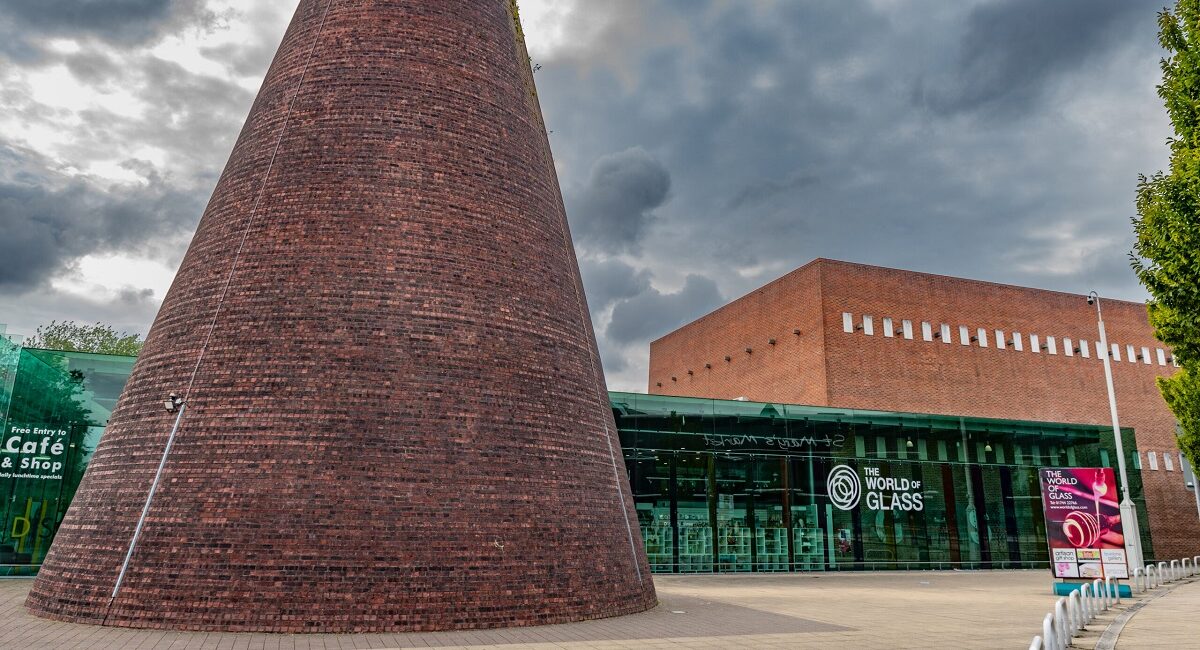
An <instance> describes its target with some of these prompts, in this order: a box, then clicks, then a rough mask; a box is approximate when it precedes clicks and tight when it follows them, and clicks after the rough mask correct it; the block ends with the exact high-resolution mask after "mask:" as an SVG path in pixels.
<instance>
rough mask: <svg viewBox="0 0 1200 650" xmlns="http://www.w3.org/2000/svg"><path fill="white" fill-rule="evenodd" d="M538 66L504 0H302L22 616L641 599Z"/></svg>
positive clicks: (638, 607) (254, 619)
mask: <svg viewBox="0 0 1200 650" xmlns="http://www.w3.org/2000/svg"><path fill="white" fill-rule="evenodd" d="M326 10H328V14H327V15H328V18H327V20H325V18H324V17H325V16H326ZM310 53H311V65H310V58H309V57H310ZM531 75H532V72H531V71H530V69H529V63H528V57H527V55H526V52H525V48H524V45H523V44H522V43H521V42H520V41H519V39H518V38H517V32H516V29H515V27H514V22H513V17H512V15H511V14H510V6H509V2H508V0H438V1H437V2H433V1H429V0H339V1H337V2H329V1H328V0H304V1H303V2H301V3H300V6H299V9H298V10H297V13H296V16H295V18H294V19H293V22H292V24H291V26H290V28H289V29H288V32H287V34H286V35H285V37H284V40H283V43H282V45H281V46H280V50H279V53H278V54H277V56H276V58H275V61H274V63H273V64H272V66H271V69H270V71H269V73H268V74H267V78H266V81H265V82H264V84H263V88H262V91H261V92H260V94H259V96H258V99H257V100H256V102H255V104H254V107H253V109H252V111H251V114H250V116H249V118H248V119H247V122H246V125H245V127H244V129H243V131H242V133H241V136H240V138H239V140H238V142H237V145H236V146H235V148H234V151H233V153H232V155H231V157H230V160H229V162H228V165H227V166H226V169H225V172H224V174H223V175H222V177H221V179H220V181H219V183H218V185H217V188H216V191H215V192H214V194H213V198H212V200H211V202H210V203H209V206H208V208H207V210H206V211H205V214H204V217H203V219H202V220H201V223H200V226H199V229H198V231H197V233H196V235H195V238H194V239H193V241H192V244H191V247H190V248H189V250H188V252H187V254H186V256H185V258H184V260H183V264H182V267H181V268H180V271H179V274H178V276H177V277H176V279H175V282H174V284H173V285H172V287H171V290H170V292H169V293H168V295H167V297H166V299H165V301H164V303H163V306H162V309H161V311H160V312H159V314H158V316H157V318H156V319H155V323H154V325H153V327H152V329H151V331H150V334H149V336H148V338H147V342H146V346H145V350H144V352H143V354H142V356H141V357H140V358H139V360H138V363H137V366H136V368H135V369H134V372H133V375H132V376H131V378H130V380H129V382H128V385H127V386H126V389H125V392H124V394H123V396H122V398H121V400H120V402H119V404H118V406H117V408H116V410H115V412H114V414H113V417H112V419H111V422H110V426H109V427H108V430H107V431H106V433H105V435H104V438H103V441H102V442H101V443H100V446H99V448H98V449H97V450H96V453H95V456H94V459H93V460H92V462H91V464H90V466H89V468H88V470H87V475H86V476H85V478H84V479H83V483H82V485H81V487H80V489H79V492H78V494H77V496H76V498H75V499H74V501H73V503H72V505H71V508H70V511H69V513H68V515H67V517H66V519H65V521H64V522H63V525H62V528H61V530H60V532H59V534H58V536H57V538H56V540H55V542H54V546H53V548H52V549H51V551H50V554H49V557H48V558H47V560H46V563H45V565H44V566H43V567H42V569H41V572H40V573H39V575H38V578H37V581H36V582H35V584H34V586H33V588H32V590H31V592H30V595H29V598H28V601H27V606H28V607H29V609H30V610H31V611H33V612H34V613H36V614H39V615H42V616H47V617H51V618H57V619H62V620H69V621H80V622H89V623H106V624H108V625H118V626H133V627H157V628H186V629H207V630H233V631H252V630H253V631H271V632H331V631H391V630H432V629H447V628H474V627H491V626H512V625H532V624H541V623H552V622H563V621H570V620H579V619H587V618H599V617H605V616H614V615H619V614H626V613H631V612H636V611H642V610H645V609H647V608H649V607H652V606H653V605H654V604H655V602H656V601H655V596H654V588H653V583H652V581H651V579H650V574H649V567H648V566H647V564H646V559H645V555H644V553H643V552H642V547H641V544H642V542H641V537H640V536H639V535H638V534H637V530H638V526H637V521H636V519H635V518H634V516H633V515H634V513H633V505H632V500H631V498H630V494H629V486H628V482H627V480H626V473H625V469H624V464H623V463H622V459H621V453H620V443H619V441H618V440H617V437H616V430H615V426H614V423H613V418H612V410H611V408H610V405H609V403H608V396H607V394H606V391H605V388H604V384H603V378H602V377H601V376H600V372H599V362H598V359H597V357H598V355H597V354H596V350H595V338H594V335H593V333H592V330H591V324H590V320H589V319H588V316H587V308H586V305H585V304H584V300H583V292H582V289H581V287H580V282H579V273H578V266H577V265H576V262H575V258H574V252H573V250H572V247H571V238H570V234H569V232H568V231H567V222H566V217H565V214H564V211H563V207H562V200H561V196H560V194H559V188H558V181H557V179H556V177H555V175H554V170H553V164H552V161H551V159H550V152H549V146H548V143H547V139H546V134H545V130H544V127H543V125H542V122H541V118H540V114H539V111H538V106H537V101H536V95H535V94H534V92H533V85H532V84H533V82H532V76H531ZM301 78H303V79H304V82H303V84H300V80H301ZM297 89H299V92H298V94H297ZM293 97H295V98H296V99H295V102H294V104H293V103H292V101H293ZM289 106H291V109H290V111H289ZM285 125H286V128H285ZM268 170H269V173H268ZM264 187H265V189H263V190H262V191H261V193H260V188H264ZM243 233H245V240H244V241H245V246H244V249H243V247H242V244H241V242H242V241H243V240H242V238H243ZM239 250H241V255H240V257H238V251H239ZM235 258H236V259H237V260H238V262H237V264H236V266H235ZM231 268H236V273H234V274H233V275H232V276H231V275H230V269H231ZM227 278H231V281H230V283H229V287H228V289H229V290H228V294H227V295H226V296H225V299H224V302H222V301H221V296H222V295H223V292H224V285H225V283H226V279H227ZM219 306H220V308H218V307H219ZM214 319H215V322H216V329H215V330H213V332H212V337H211V340H208V338H207V336H208V331H209V328H208V326H209V323H211V322H214ZM206 340H207V341H208V343H207V353H206V355H205V356H204V357H203V363H202V364H201V365H200V366H199V368H198V371H197V372H196V374H195V383H194V385H193V384H190V377H191V376H192V371H193V368H196V367H197V366H196V364H197V359H198V357H199V356H200V351H201V349H202V348H203V347H204V345H205V342H206ZM189 386H190V390H189ZM172 391H173V392H177V393H179V394H181V395H183V394H186V397H187V403H186V409H187V410H186V414H185V415H184V416H183V419H182V422H181V424H180V427H179V432H178V437H177V440H176V442H175V446H174V448H173V450H172V452H171V455H170V457H169V459H168V462H167V464H166V466H165V470H164V472H163V476H162V482H161V484H160V488H159V490H158V492H157V494H156V497H155V501H154V504H153V507H152V508H151V509H150V512H149V516H148V517H147V518H146V525H145V529H144V531H143V534H142V536H141V538H140V542H139V544H138V546H137V548H136V551H135V552H134V554H133V556H132V561H131V563H130V565H129V572H128V574H127V575H126V579H125V583H124V585H123V587H122V589H121V591H120V593H119V595H118V597H117V598H116V601H115V602H112V603H110V602H109V595H110V593H111V592H112V590H113V586H114V583H115V581H116V579H117V573H118V570H119V567H120V565H121V562H122V559H123V557H124V555H125V552H126V549H127V548H128V544H129V541H130V539H131V537H132V535H133V531H134V526H135V523H136V521H137V519H138V515H139V513H140V511H141V509H142V505H143V503H144V501H145V498H146V495H147V493H148V491H149V488H150V484H151V480H152V478H153V476H154V473H155V468H156V467H157V465H158V462H159V458H160V455H161V454H162V451H163V448H164V446H165V442H166V439H167V435H168V432H169V431H170V430H171V427H172V421H173V420H174V416H173V415H172V414H170V413H167V412H166V410H165V409H164V408H163V406H162V401H163V399H164V398H166V397H167V394H168V393H169V392H172ZM614 456H615V458H614ZM631 529H632V534H631Z"/></svg>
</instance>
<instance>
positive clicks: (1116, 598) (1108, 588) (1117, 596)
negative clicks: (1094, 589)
mask: <svg viewBox="0 0 1200 650" xmlns="http://www.w3.org/2000/svg"><path fill="white" fill-rule="evenodd" d="M1104 593H1106V594H1108V597H1109V600H1110V601H1111V602H1112V604H1113V605H1114V606H1116V605H1120V604H1121V583H1120V582H1117V581H1116V580H1114V579H1113V578H1105V579H1104Z"/></svg>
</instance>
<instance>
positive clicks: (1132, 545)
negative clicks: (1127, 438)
mask: <svg viewBox="0 0 1200 650" xmlns="http://www.w3.org/2000/svg"><path fill="white" fill-rule="evenodd" d="M1088 304H1089V305H1095V306H1096V322H1097V324H1098V326H1099V327H1100V347H1101V350H1100V358H1101V359H1103V360H1104V379H1105V381H1106V382H1107V383H1108V407H1109V410H1110V411H1111V412H1112V426H1113V439H1114V441H1115V442H1116V445H1117V470H1118V471H1119V472H1120V474H1121V524H1122V526H1123V528H1124V531H1125V555H1126V560H1127V561H1128V562H1129V566H1130V568H1131V569H1133V568H1138V567H1141V566H1142V534H1141V530H1140V529H1139V527H1138V520H1137V507H1136V506H1134V504H1133V499H1130V498H1129V475H1128V474H1126V473H1125V446H1124V445H1123V444H1121V421H1120V420H1119V419H1118V417H1117V391H1116V388H1115V387H1114V386H1113V375H1112V362H1111V361H1110V360H1109V357H1110V356H1112V350H1111V348H1109V346H1108V333H1107V332H1106V331H1105V330H1104V314H1103V313H1101V311H1100V295H1099V294H1097V293H1096V292H1095V291H1093V292H1091V293H1090V294H1088Z"/></svg>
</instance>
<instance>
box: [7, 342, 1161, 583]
mask: <svg viewBox="0 0 1200 650" xmlns="http://www.w3.org/2000/svg"><path fill="white" fill-rule="evenodd" d="M134 361H135V359H134V358H133V357H116V356H108V355H99V354H86V353H78V352H59V351H53V350H36V349H25V348H21V347H20V346H19V345H18V344H17V342H16V341H15V340H12V339H6V338H4V335H3V332H2V331H0V425H2V426H3V434H4V438H3V440H2V441H0V498H2V499H3V502H2V503H0V515H2V517H3V519H2V520H0V525H2V526H3V529H0V575H30V574H32V573H35V572H36V571H37V567H38V566H39V565H40V564H41V562H42V559H43V558H44V557H45V554H46V551H47V550H48V549H49V547H50V543H51V541H52V540H53V539H54V534H55V532H56V531H57V530H58V525H59V524H60V523H61V521H62V518H63V515H65V514H66V510H67V506H68V505H69V504H70V501H71V498H72V496H74V494H75V489H76V488H77V487H78V485H79V481H80V479H81V478H82V476H83V471H84V469H85V468H86V467H87V463H88V461H89V460H90V458H91V454H92V452H93V451H94V450H95V448H96V444H97V442H99V440H100V435H101V433H102V432H103V428H104V426H105V425H107V423H108V419H109V416H110V415H111V413H112V409H113V408H114V406H115V405H116V401H117V398H118V397H119V396H120V393H121V390H122V388H123V387H124V385H125V381H126V380H127V379H128V377H129V374H130V373H131V372H132V369H133V363H134ZM610 397H611V400H612V403H613V413H614V415H615V416H616V421H617V426H618V428H619V430H620V436H621V444H622V447H623V448H624V454H625V462H626V466H627V469H628V471H629V479H630V485H631V487H632V490H633V497H634V501H635V503H636V507H637V515H638V519H639V521H640V522H641V532H642V535H643V538H644V540H645V545H646V552H647V553H648V554H649V558H650V563H651V566H652V567H653V569H654V570H655V571H657V572H665V573H709V572H735V571H828V570H855V569H924V568H952V567H961V568H1018V567H1021V568H1035V567H1046V566H1048V561H1047V550H1046V539H1045V524H1044V523H1043V520H1042V514H1041V501H1040V498H1041V497H1040V492H1039V487H1038V473H1037V470H1038V468H1039V467H1047V466H1054V467H1073V466H1079V467H1087V466H1111V463H1112V461H1113V459H1114V458H1115V452H1114V451H1113V445H1112V431H1111V430H1110V429H1107V428H1105V427H1089V426H1074V425H1061V424H1042V423H1032V422H1016V421H1003V420H982V419H973V418H956V417H942V416H929V415H911V414H903V413H880V412H871V411H854V410H845V409H834V408H824V407H810V406H794V405H786V404H761V403H754V402H743V401H721V400H708V399H694V398H682V397H664V396H653V395H644V394H634V393H611V394H610ZM1125 435H1126V440H1127V444H1135V443H1133V441H1134V438H1133V432H1132V431H1131V430H1127V431H1126V434H1125ZM1128 453H1129V455H1130V457H1131V459H1133V458H1136V456H1137V452H1136V448H1133V449H1130V450H1129V452H1128ZM1136 467H1137V465H1136V461H1133V460H1131V464H1130V469H1131V472H1130V480H1131V490H1132V492H1133V495H1134V498H1135V500H1136V501H1138V502H1139V505H1143V507H1142V508H1140V510H1139V512H1140V513H1142V517H1143V519H1142V521H1141V524H1142V527H1141V529H1142V531H1143V544H1144V545H1145V549H1146V555H1147V558H1148V561H1149V560H1150V559H1152V558H1153V549H1152V548H1151V546H1150V543H1149V538H1148V534H1147V532H1146V531H1148V530H1149V526H1148V524H1147V522H1146V521H1145V519H1144V516H1145V515H1144V513H1145V508H1144V504H1143V503H1142V498H1141V494H1142V490H1141V482H1140V474H1139V473H1138V472H1137V471H1136V469H1135V468H1136Z"/></svg>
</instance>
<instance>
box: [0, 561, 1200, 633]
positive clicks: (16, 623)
mask: <svg viewBox="0 0 1200 650" xmlns="http://www.w3.org/2000/svg"><path fill="white" fill-rule="evenodd" d="M655 582H656V583H657V586H658V593H659V599H660V601H661V604H660V605H659V607H657V608H655V609H653V610H651V611H649V612H645V613H642V614H635V615H632V616H626V617H621V618H612V619H605V620H597V621H587V622H583V623H572V624H565V625H548V626H543V627H526V628H510V629H498V630H482V631H470V632H432V633H420V634H359V635H347V634H314V635H282V634H281V635H270V634H229V633H205V632H194V633H187V632H166V631H162V630H131V629H123V628H122V629H116V628H102V627H95V626H89V625H78V624H72V623H61V622H56V621H48V620H43V619H40V618H36V617H34V616H32V615H30V614H29V613H27V612H26V611H25V609H24V607H22V603H23V602H24V600H25V596H26V593H27V592H28V590H29V587H30V584H31V581H29V580H16V579H14V580H3V581H0V621H2V622H0V648H48V649H53V648H137V649H138V650H149V649H153V648H170V649H171V650H180V649H183V650H193V649H196V650H199V649H213V650H226V649H228V650H234V649H238V650H267V649H271V650H275V649H283V650H310V649H317V648H319V649H323V650H333V649H349V648H355V649H357V648H384V649H386V648H424V647H433V648H472V649H473V650H476V649H481V648H482V649H486V648H499V647H508V648H512V647H523V648H553V649H564V648H565V649H575V648H589V649H601V648H603V649H620V648H867V649H870V648H881V649H882V648H887V649H889V650H901V649H904V648H930V647H954V648H1002V647H1012V648H1016V647H1022V648H1023V647H1027V646H1028V644H1029V640H1030V639H1031V638H1032V637H1033V634H1034V633H1036V632H1037V626H1038V625H1039V624H1040V622H1041V620H1042V616H1044V615H1045V613H1046V612H1047V611H1048V610H1049V609H1050V608H1051V607H1052V606H1053V603H1054V597H1053V596H1052V595H1051V594H1050V590H1049V586H1050V582H1051V578H1050V576H1049V574H1048V573H1047V572H1045V571H991V572H956V571H948V572H939V571H931V572H911V573H908V572H892V573H827V574H792V575H763V574H758V575H745V574H743V575H719V576H712V575H704V576H658V577H657V578H656V580H655ZM1163 600H1164V601H1165V600H1166V599H1165V598H1164V599H1163ZM1196 604H1200V590H1197V591H1196V596H1195V597H1194V598H1193V605H1192V606H1193V607H1194V606H1195V605H1196ZM1149 611H1150V610H1149V608H1148V609H1147V612H1144V613H1149ZM1144 613H1143V614H1144ZM1143 614H1139V616H1142V615H1143ZM1123 647H1141V646H1123Z"/></svg>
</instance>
